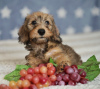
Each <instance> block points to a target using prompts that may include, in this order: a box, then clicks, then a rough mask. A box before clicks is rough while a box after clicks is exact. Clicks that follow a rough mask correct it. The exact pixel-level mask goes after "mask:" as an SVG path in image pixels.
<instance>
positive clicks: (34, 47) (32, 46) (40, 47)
mask: <svg viewBox="0 0 100 89" xmlns="http://www.w3.org/2000/svg"><path fill="white" fill-rule="evenodd" d="M57 45H59V44H56V43H55V42H51V41H48V42H47V43H44V44H36V43H34V42H31V43H28V44H27V45H26V47H25V48H26V49H27V50H28V51H30V52H31V53H32V54H33V55H34V56H35V57H38V58H40V59H43V58H44V54H45V53H46V52H47V51H48V50H49V49H51V48H53V47H56V46H57Z"/></svg>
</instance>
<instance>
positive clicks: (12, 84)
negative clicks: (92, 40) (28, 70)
mask: <svg viewBox="0 0 100 89" xmlns="http://www.w3.org/2000/svg"><path fill="white" fill-rule="evenodd" d="M23 81H24V80H23ZM16 85H17V83H16V82H15V81H10V82H9V87H11V88H14V87H16Z"/></svg>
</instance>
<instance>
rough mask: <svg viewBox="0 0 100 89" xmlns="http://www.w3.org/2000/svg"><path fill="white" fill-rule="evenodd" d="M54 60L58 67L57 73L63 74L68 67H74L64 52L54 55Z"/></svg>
mask: <svg viewBox="0 0 100 89" xmlns="http://www.w3.org/2000/svg"><path fill="white" fill-rule="evenodd" d="M52 58H53V59H54V61H55V63H56V64H57V65H58V66H57V72H62V71H63V69H64V67H65V66H66V65H69V66H71V65H72V62H71V60H70V58H69V56H67V55H65V54H64V53H63V52H61V53H57V54H55V55H53V57H52Z"/></svg>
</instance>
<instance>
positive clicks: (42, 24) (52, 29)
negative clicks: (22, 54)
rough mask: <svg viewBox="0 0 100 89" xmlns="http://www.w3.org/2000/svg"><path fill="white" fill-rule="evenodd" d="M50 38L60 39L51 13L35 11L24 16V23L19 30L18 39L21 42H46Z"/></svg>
mask: <svg viewBox="0 0 100 89" xmlns="http://www.w3.org/2000/svg"><path fill="white" fill-rule="evenodd" d="M22 30H23V31H22ZM51 39H52V40H56V41H57V40H61V39H60V37H59V31H58V29H57V28H56V26H55V23H54V19H53V17H52V16H51V15H49V14H46V13H42V12H35V13H33V14H31V15H28V16H27V17H26V18H25V22H24V25H22V27H21V29H20V30H19V41H21V42H23V43H24V42H27V41H31V42H35V43H46V42H47V41H49V40H51Z"/></svg>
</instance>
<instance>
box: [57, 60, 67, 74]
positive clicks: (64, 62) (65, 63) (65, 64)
mask: <svg viewBox="0 0 100 89" xmlns="http://www.w3.org/2000/svg"><path fill="white" fill-rule="evenodd" d="M67 65H68V64H67V62H66V61H62V62H61V63H60V64H59V65H58V66H57V72H58V73H59V72H63V71H64V67H65V66H67Z"/></svg>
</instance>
